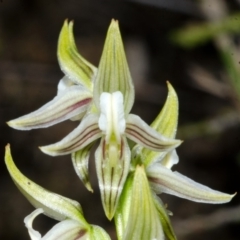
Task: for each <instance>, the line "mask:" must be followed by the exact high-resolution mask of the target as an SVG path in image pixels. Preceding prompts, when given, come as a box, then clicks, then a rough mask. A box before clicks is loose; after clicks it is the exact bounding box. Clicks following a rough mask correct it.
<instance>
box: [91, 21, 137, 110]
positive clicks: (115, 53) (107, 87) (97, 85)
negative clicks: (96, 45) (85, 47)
mask: <svg viewBox="0 0 240 240" xmlns="http://www.w3.org/2000/svg"><path fill="white" fill-rule="evenodd" d="M116 91H120V92H122V94H123V98H124V109H125V113H129V112H130V110H131V108H132V105H133V102H134V86H133V82H132V78H131V75H130V71H129V68H128V63H127V60H126V56H125V52H124V47H123V43H122V38H121V34H120V31H119V27H118V21H115V20H112V22H111V25H110V27H109V29H108V33H107V37H106V41H105V45H104V49H103V53H102V57H101V60H100V64H99V68H98V72H97V76H96V79H95V82H94V102H95V104H96V106H97V108H98V109H99V99H100V95H101V93H103V92H109V93H113V92H116Z"/></svg>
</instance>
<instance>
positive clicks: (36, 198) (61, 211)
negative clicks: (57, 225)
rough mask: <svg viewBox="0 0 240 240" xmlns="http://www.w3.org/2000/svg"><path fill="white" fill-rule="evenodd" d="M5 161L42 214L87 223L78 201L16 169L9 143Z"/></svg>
mask: <svg viewBox="0 0 240 240" xmlns="http://www.w3.org/2000/svg"><path fill="white" fill-rule="evenodd" d="M5 163H6V165H7V169H8V171H9V173H10V175H11V177H12V179H13V181H14V183H15V184H16V186H17V187H18V189H19V190H20V191H21V193H22V194H23V195H24V196H25V197H26V198H27V199H28V201H29V202H30V203H31V204H32V205H33V206H34V207H36V208H42V209H43V211H44V214H46V215H47V216H49V217H51V218H53V219H56V220H59V221H61V220H64V219H66V218H70V219H73V220H76V221H78V222H79V223H81V224H82V225H86V224H87V223H86V221H85V219H84V217H83V214H82V209H81V206H80V204H79V203H78V202H76V201H74V200H71V199H68V198H65V197H62V196H60V195H58V194H55V193H52V192H50V191H48V190H46V189H44V188H42V187H41V186H39V185H37V184H36V183H34V182H33V181H31V180H30V179H28V178H27V177H25V176H24V175H23V174H22V173H21V172H20V171H19V170H18V168H17V167H16V165H15V164H14V162H13V160H12V156H11V153H10V146H9V145H7V146H6V153H5Z"/></svg>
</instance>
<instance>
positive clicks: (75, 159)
mask: <svg viewBox="0 0 240 240" xmlns="http://www.w3.org/2000/svg"><path fill="white" fill-rule="evenodd" d="M92 145H93V144H92V143H91V144H89V145H88V146H86V147H85V148H83V149H81V150H78V151H77V152H74V153H72V163H73V167H74V170H75V172H76V173H77V175H78V177H79V178H80V179H81V181H82V182H83V184H84V185H85V187H86V188H87V189H88V191H90V192H93V189H92V187H91V183H90V181H89V172H88V160H89V156H90V150H91V148H92Z"/></svg>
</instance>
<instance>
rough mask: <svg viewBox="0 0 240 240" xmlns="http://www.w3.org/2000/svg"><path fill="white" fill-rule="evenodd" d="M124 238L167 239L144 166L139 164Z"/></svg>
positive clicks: (125, 239)
mask: <svg viewBox="0 0 240 240" xmlns="http://www.w3.org/2000/svg"><path fill="white" fill-rule="evenodd" d="M123 239H124V240H128V239H157V240H162V239H165V238H164V233H163V229H162V225H161V221H160V218H159V215H158V211H157V209H156V207H155V203H154V200H153V198H152V192H151V189H150V187H149V184H148V179H147V176H146V173H145V169H144V167H143V166H137V167H136V170H135V173H134V179H133V185H132V194H131V206H130V211H129V217H128V223H127V227H126V230H125V232H124V236H123Z"/></svg>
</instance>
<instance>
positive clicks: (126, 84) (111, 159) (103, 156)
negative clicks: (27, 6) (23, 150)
mask: <svg viewBox="0 0 240 240" xmlns="http://www.w3.org/2000/svg"><path fill="white" fill-rule="evenodd" d="M58 49H59V50H58V58H59V63H60V66H61V69H62V70H63V72H64V73H65V74H66V76H65V77H64V78H63V79H62V80H61V81H60V83H59V86H58V93H59V94H58V96H57V97H55V99H54V100H53V101H51V102H50V103H48V104H46V105H45V106H43V107H42V108H40V109H39V110H37V111H35V112H33V113H30V114H28V115H26V116H23V117H21V118H18V119H15V120H12V121H10V122H8V124H9V126H11V127H14V128H17V129H26V130H27V129H32V128H37V127H46V126H49V125H51V124H54V123H56V122H60V121H62V120H63V119H66V118H71V119H75V120H76V119H78V120H79V119H81V117H82V121H81V122H80V124H79V126H78V127H77V128H75V129H74V130H73V131H72V132H71V133H70V134H68V135H67V136H66V137H65V138H63V139H62V140H61V141H59V142H57V143H55V144H51V145H48V146H44V147H40V149H41V150H42V151H43V152H44V153H46V154H49V155H51V156H58V155H65V154H72V161H73V165H74V168H75V171H76V173H77V174H78V176H79V177H80V179H81V180H82V181H83V182H84V184H85V186H86V187H87V188H88V189H89V190H90V191H92V188H91V185H90V182H89V176H88V159H89V155H90V150H91V147H92V145H93V143H94V142H95V141H96V140H97V139H99V138H100V139H101V140H100V145H99V147H98V149H97V151H96V154H95V160H96V168H97V176H98V181H99V187H100V191H101V197H102V203H103V206H104V210H105V213H106V216H107V217H108V218H109V219H112V217H113V216H114V213H115V210H116V207H117V204H118V200H119V197H120V194H121V192H122V188H123V186H124V183H125V180H126V177H127V174H128V172H129V167H130V161H131V152H130V149H129V146H128V143H127V138H128V139H130V140H133V141H134V142H136V143H138V144H139V146H142V147H145V148H147V149H151V150H153V151H157V152H169V151H171V150H172V149H174V148H176V147H177V146H179V145H180V144H181V141H179V140H175V139H172V138H167V137H164V136H162V135H161V134H159V133H158V132H157V131H155V130H154V129H152V128H151V127H150V126H148V125H147V124H146V123H145V122H144V121H143V120H142V119H141V118H140V117H138V116H136V115H134V114H130V110H131V108H132V105H133V102H134V87H133V82H132V79H131V75H130V72H129V68H128V64H127V60H126V56H125V53H124V47H123V43H122V39H121V35H120V31H119V27H118V22H117V21H114V20H112V22H111V25H110V27H109V30H108V33H107V37H106V41H105V45H104V50H103V53H102V57H101V60H100V64H99V68H98V70H96V69H95V68H94V67H93V66H92V65H90V64H89V63H88V62H86V60H84V59H83V58H82V57H81V56H80V55H79V54H78V53H77V50H76V46H75V43H74V40H73V35H72V23H70V24H69V25H67V22H65V24H64V26H63V29H62V32H61V34H60V38H59V47H58ZM73 93H74V94H73ZM78 95H79V96H78ZM67 96H68V97H67ZM75 98H78V100H76V99H75ZM52 108H53V110H52ZM75 110H76V111H75ZM52 111H53V112H54V114H52ZM50 112H51V113H50ZM49 122H51V124H49Z"/></svg>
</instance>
